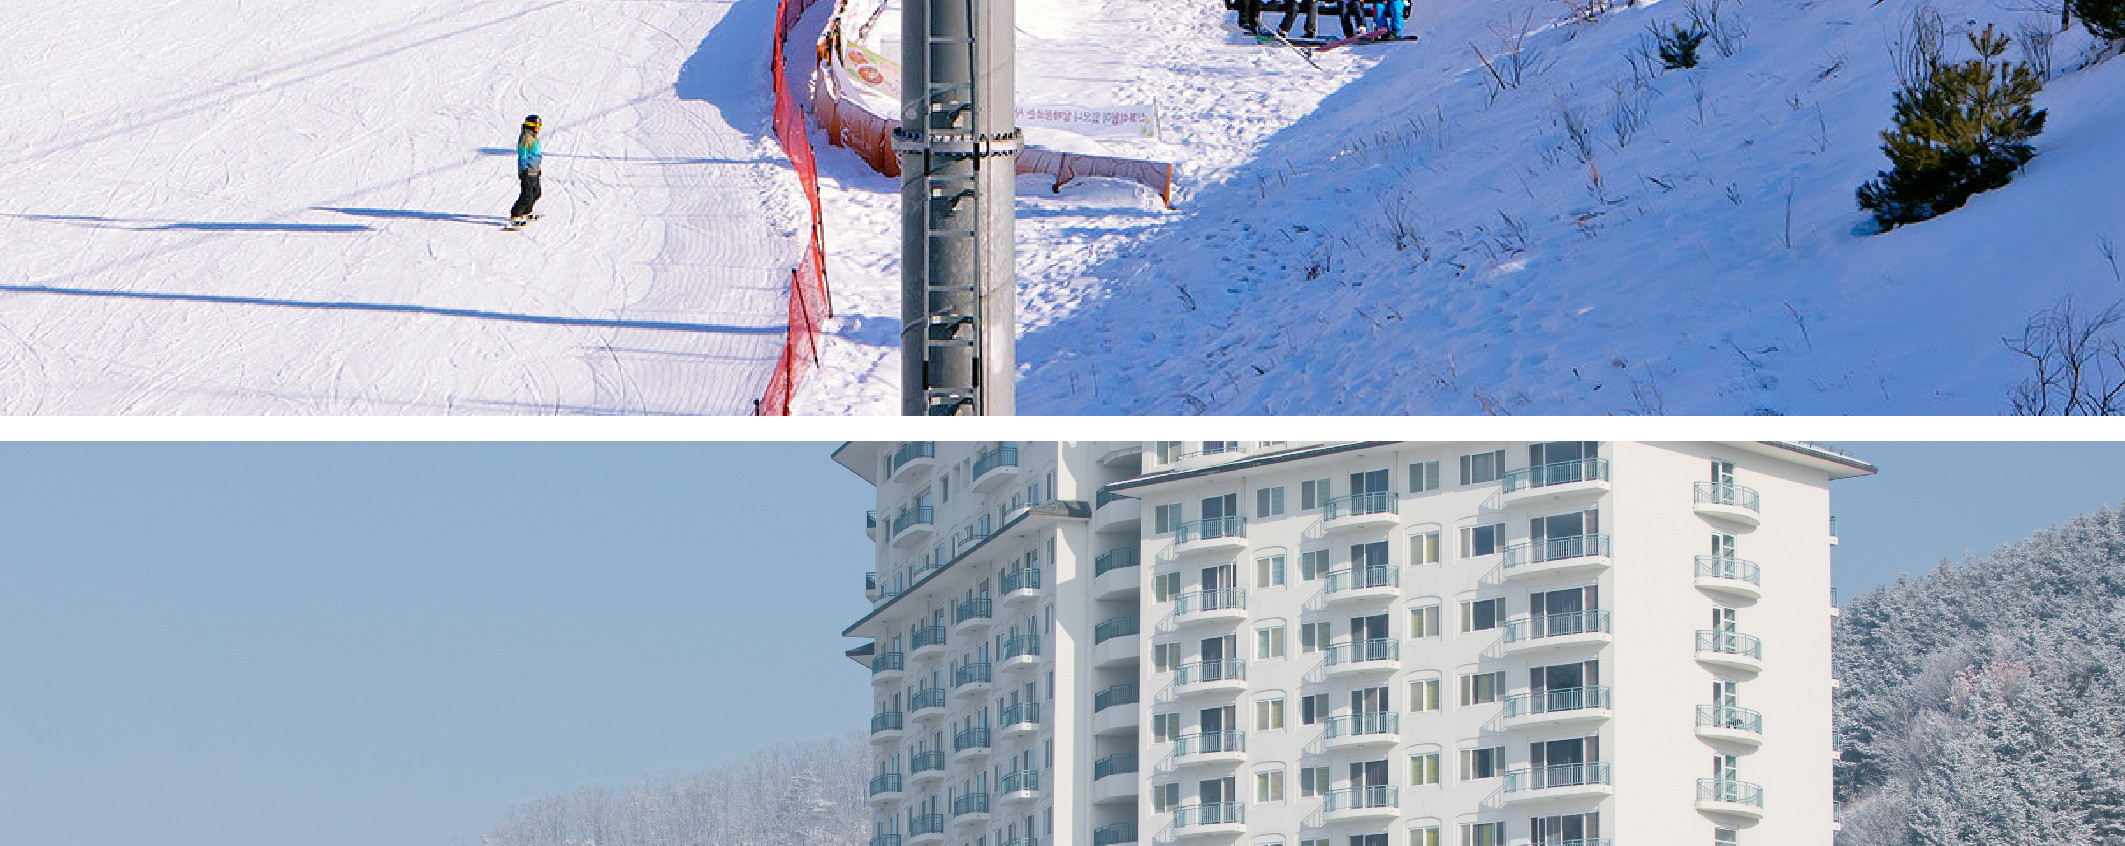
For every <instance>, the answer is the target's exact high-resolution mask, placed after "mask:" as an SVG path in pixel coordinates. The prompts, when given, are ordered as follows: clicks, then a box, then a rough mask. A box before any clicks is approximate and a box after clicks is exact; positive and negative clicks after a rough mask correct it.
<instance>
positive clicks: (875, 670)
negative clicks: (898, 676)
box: [871, 652, 907, 676]
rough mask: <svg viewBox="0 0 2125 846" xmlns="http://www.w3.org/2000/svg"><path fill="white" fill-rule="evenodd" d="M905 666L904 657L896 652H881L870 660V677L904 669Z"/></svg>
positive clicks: (905, 658)
mask: <svg viewBox="0 0 2125 846" xmlns="http://www.w3.org/2000/svg"><path fill="white" fill-rule="evenodd" d="M906 665H907V656H906V655H903V654H901V653H898V652H881V653H878V655H877V657H874V658H872V659H871V675H874V676H875V675H877V674H879V673H883V672H885V671H887V670H902V669H906V668H907V667H906Z"/></svg>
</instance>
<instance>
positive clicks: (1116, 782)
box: [1092, 752, 1143, 805]
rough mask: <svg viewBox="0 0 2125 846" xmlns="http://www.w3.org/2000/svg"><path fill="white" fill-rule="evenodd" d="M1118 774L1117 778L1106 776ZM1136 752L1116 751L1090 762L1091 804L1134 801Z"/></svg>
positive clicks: (1137, 780)
mask: <svg viewBox="0 0 2125 846" xmlns="http://www.w3.org/2000/svg"><path fill="white" fill-rule="evenodd" d="M1108 776H1119V778H1108ZM1142 781H1143V779H1140V778H1137V777H1136V753H1135V752H1116V753H1114V754H1112V755H1108V756H1106V757H1104V758H1101V759H1099V760H1097V761H1093V762H1092V804H1095V805H1108V804H1116V803H1121V802H1129V803H1134V802H1135V801H1136V797H1137V791H1138V787H1137V785H1138V784H1139V783H1140V782H1142Z"/></svg>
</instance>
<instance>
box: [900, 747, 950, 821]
mask: <svg viewBox="0 0 2125 846" xmlns="http://www.w3.org/2000/svg"><path fill="white" fill-rule="evenodd" d="M930 770H937V771H939V772H942V771H943V770H944V750H942V749H932V750H930V751H928V752H917V753H915V754H914V755H911V756H909V757H908V772H911V773H920V772H928V771H930ZM916 833H917V834H921V832H919V831H918V832H916Z"/></svg>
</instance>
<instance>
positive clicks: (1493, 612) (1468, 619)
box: [1461, 599, 1505, 632]
mask: <svg viewBox="0 0 2125 846" xmlns="http://www.w3.org/2000/svg"><path fill="white" fill-rule="evenodd" d="M1504 605H1505V601H1504V600H1502V599H1478V600H1474V601H1470V602H1463V603H1461V630H1462V631H1464V632H1480V631H1483V630H1485V629H1495V628H1497V627H1498V626H1499V625H1501V624H1502V621H1503V620H1504V619H1505V613H1504V611H1505V608H1504Z"/></svg>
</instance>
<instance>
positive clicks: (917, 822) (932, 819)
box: [908, 814, 944, 846]
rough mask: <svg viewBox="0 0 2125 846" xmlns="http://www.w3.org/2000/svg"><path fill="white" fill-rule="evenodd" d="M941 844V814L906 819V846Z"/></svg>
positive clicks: (942, 818)
mask: <svg viewBox="0 0 2125 846" xmlns="http://www.w3.org/2000/svg"><path fill="white" fill-rule="evenodd" d="M943 842H944V815H943V814H913V815H910V816H909V817H908V846H928V844H936V843H943Z"/></svg>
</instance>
